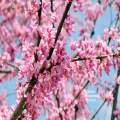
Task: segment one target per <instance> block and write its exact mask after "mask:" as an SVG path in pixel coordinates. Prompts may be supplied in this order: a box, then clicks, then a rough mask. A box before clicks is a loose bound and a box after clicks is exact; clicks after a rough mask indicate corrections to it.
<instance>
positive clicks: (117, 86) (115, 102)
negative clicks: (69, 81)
mask: <svg viewBox="0 0 120 120" xmlns="http://www.w3.org/2000/svg"><path fill="white" fill-rule="evenodd" d="M119 75H120V67H119V68H118V72H117V77H118V76H119ZM118 92H119V85H118V84H117V83H116V85H115V89H114V91H113V97H114V100H113V106H112V113H111V120H114V119H115V117H116V116H115V115H114V111H115V110H116V108H117V102H118V101H117V99H118Z"/></svg>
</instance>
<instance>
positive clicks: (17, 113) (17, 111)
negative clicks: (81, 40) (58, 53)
mask: <svg viewBox="0 0 120 120" xmlns="http://www.w3.org/2000/svg"><path fill="white" fill-rule="evenodd" d="M41 4H42V3H41ZM71 4H72V1H71V2H69V3H68V4H67V6H66V9H65V11H64V14H63V17H62V19H61V21H60V24H59V26H58V29H57V33H56V37H55V42H54V45H55V44H56V42H57V39H58V37H59V34H60V32H61V29H62V26H63V24H64V21H65V18H66V17H67V13H68V11H69V9H70V7H71ZM38 12H39V10H38ZM38 15H39V13H38ZM53 51H54V48H51V49H50V51H49V55H48V57H47V60H49V59H50V58H51V56H52V53H53ZM45 63H46V62H44V63H43V65H42V67H41V68H40V73H43V72H44V70H45ZM37 81H38V79H37V78H36V77H35V76H34V75H33V77H32V79H31V80H30V82H29V85H28V88H27V89H26V92H25V93H26V94H28V93H31V91H32V89H33V88H34V86H35V85H36V83H37ZM25 105H26V97H24V96H23V97H22V99H21V101H20V103H19V104H18V106H17V108H16V109H15V111H14V113H13V115H12V116H11V118H10V120H17V118H18V117H21V115H22V112H23V111H24V109H25Z"/></svg>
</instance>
